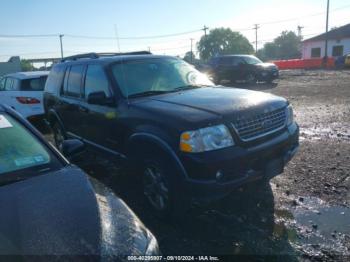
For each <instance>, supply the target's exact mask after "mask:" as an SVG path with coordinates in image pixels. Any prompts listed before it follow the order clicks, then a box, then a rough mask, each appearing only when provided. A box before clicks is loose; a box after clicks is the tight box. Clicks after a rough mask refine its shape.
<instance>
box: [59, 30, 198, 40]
mask: <svg viewBox="0 0 350 262" xmlns="http://www.w3.org/2000/svg"><path fill="white" fill-rule="evenodd" d="M200 31H202V29H198V30H192V31H187V32H181V33H175V34H166V35H152V36H134V37H119V39H123V40H131V39H154V38H165V37H172V36H179V35H187V34H192V33H197V32H200ZM66 36H67V37H72V38H86V39H106V40H108V39H113V40H115V37H104V36H87V35H71V34H66Z"/></svg>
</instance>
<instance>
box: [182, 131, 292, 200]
mask: <svg viewBox="0 0 350 262" xmlns="http://www.w3.org/2000/svg"><path fill="white" fill-rule="evenodd" d="M298 148H299V127H298V126H297V125H296V124H292V125H291V126H289V127H288V129H287V130H285V131H284V132H283V133H281V134H279V135H278V136H276V137H274V138H272V139H269V140H267V141H265V142H262V143H260V144H258V145H255V146H249V147H243V146H234V147H231V148H227V149H224V150H220V151H213V152H206V153H203V154H201V155H186V156H183V157H182V158H181V161H182V163H183V164H184V167H185V169H186V172H187V175H188V176H187V178H186V179H185V181H184V187H185V189H186V193H187V194H188V196H189V197H190V198H192V199H195V200H204V201H212V200H215V199H220V198H222V197H224V196H225V195H227V194H229V193H230V192H231V191H233V190H234V189H235V188H237V187H240V186H242V185H243V184H246V183H249V182H251V181H254V180H257V179H261V178H265V179H271V178H272V177H274V176H276V175H278V174H281V173H282V172H283V169H284V166H285V165H286V164H287V163H288V162H289V161H290V160H291V159H292V158H293V156H294V155H295V154H296V152H297V151H298ZM218 172H220V173H221V176H218V177H217V176H216V175H217V174H218Z"/></svg>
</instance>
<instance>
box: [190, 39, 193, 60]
mask: <svg viewBox="0 0 350 262" xmlns="http://www.w3.org/2000/svg"><path fill="white" fill-rule="evenodd" d="M190 40H191V64H193V48H192V46H193V38H191V39H190Z"/></svg>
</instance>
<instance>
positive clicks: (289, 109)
mask: <svg viewBox="0 0 350 262" xmlns="http://www.w3.org/2000/svg"><path fill="white" fill-rule="evenodd" d="M286 115H287V126H289V125H291V124H293V122H294V116H293V107H292V106H287V108H286Z"/></svg>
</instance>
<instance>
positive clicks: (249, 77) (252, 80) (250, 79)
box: [245, 73, 256, 84]
mask: <svg viewBox="0 0 350 262" xmlns="http://www.w3.org/2000/svg"><path fill="white" fill-rule="evenodd" d="M245 82H246V83H247V84H256V77H255V75H254V74H253V73H248V74H247V75H246V77H245Z"/></svg>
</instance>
